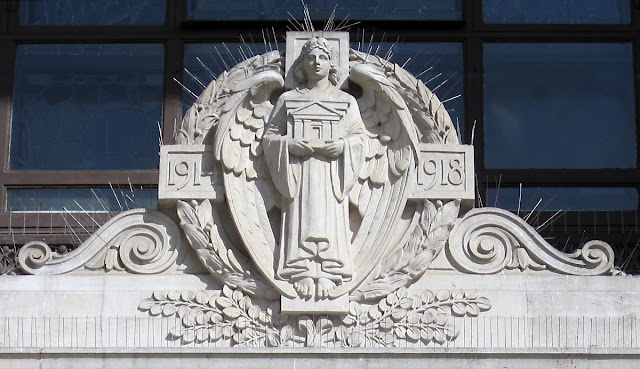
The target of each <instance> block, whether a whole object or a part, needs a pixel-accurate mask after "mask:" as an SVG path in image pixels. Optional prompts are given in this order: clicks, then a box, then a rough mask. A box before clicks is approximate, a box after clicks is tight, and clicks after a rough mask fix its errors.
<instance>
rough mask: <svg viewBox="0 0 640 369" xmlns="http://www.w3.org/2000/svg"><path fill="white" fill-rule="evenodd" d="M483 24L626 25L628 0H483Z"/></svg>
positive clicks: (628, 9)
mask: <svg viewBox="0 0 640 369" xmlns="http://www.w3.org/2000/svg"><path fill="white" fill-rule="evenodd" d="M483 19H484V22H485V23H524V24H527V23H529V24H533V23H538V24H541V23H549V24H552V23H556V24H587V23H590V24H619V23H622V24H628V23H629V22H630V21H631V10H630V8H629V0H483Z"/></svg>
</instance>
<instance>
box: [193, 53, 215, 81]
mask: <svg viewBox="0 0 640 369" xmlns="http://www.w3.org/2000/svg"><path fill="white" fill-rule="evenodd" d="M196 60H197V61H198V63H200V65H201V66H202V68H203V69H204V70H205V71H206V72H207V73H209V76H210V77H211V78H212V79H213V80H214V81H215V80H216V77H217V76H216V75H215V74H213V71H212V70H211V69H209V67H207V66H206V64H204V63H203V62H202V60H200V57H199V56H196Z"/></svg>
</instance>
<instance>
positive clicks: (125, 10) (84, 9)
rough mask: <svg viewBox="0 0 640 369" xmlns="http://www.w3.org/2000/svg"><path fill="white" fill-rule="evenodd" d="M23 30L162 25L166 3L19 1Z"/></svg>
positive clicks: (133, 0) (140, 0)
mask: <svg viewBox="0 0 640 369" xmlns="http://www.w3.org/2000/svg"><path fill="white" fill-rule="evenodd" d="M19 4H20V25H23V26H119V25H153V24H164V20H165V13H166V8H167V0H99V1H96V0H90V1H88V0H29V1H20V2H19Z"/></svg>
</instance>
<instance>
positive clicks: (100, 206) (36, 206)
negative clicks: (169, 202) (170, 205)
mask: <svg viewBox="0 0 640 369" xmlns="http://www.w3.org/2000/svg"><path fill="white" fill-rule="evenodd" d="M157 203H158V190H156V189H153V188H131V187H129V186H127V187H122V188H120V187H114V188H113V189H111V188H9V189H7V208H6V210H7V211H11V212H37V211H39V212H65V211H67V212H81V213H85V212H86V213H104V212H111V211H122V210H129V209H136V208H147V209H156V208H157V207H158V206H157Z"/></svg>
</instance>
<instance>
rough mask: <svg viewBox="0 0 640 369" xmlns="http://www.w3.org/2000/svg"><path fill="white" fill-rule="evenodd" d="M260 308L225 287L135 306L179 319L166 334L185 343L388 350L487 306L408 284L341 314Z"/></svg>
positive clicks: (443, 335)
mask: <svg viewBox="0 0 640 369" xmlns="http://www.w3.org/2000/svg"><path fill="white" fill-rule="evenodd" d="M262 305H264V304H262ZM262 305H260V304H256V303H255V301H253V300H252V299H251V297H249V296H246V295H244V294H243V293H242V292H241V291H238V290H232V289H231V288H229V287H227V286H225V287H223V289H222V291H215V292H213V293H211V292H205V291H197V292H193V291H183V292H178V291H172V292H160V291H157V292H154V293H153V296H152V297H151V298H149V299H145V300H144V301H142V302H141V303H140V305H139V306H138V308H139V309H140V310H142V311H148V312H149V314H150V315H152V316H164V317H171V316H177V317H178V318H179V319H180V320H179V321H180V325H179V326H176V327H174V328H173V329H171V331H170V332H169V336H170V337H169V338H170V339H180V340H181V342H182V343H183V344H188V343H191V342H194V341H195V342H198V343H202V342H205V341H208V342H217V341H227V342H229V343H230V344H231V345H232V346H248V347H279V346H281V347H291V346H301V345H304V346H307V347H387V346H397V345H398V344H399V343H400V342H401V341H403V340H407V341H409V342H418V341H422V343H424V344H427V343H430V342H435V343H437V344H441V345H442V344H444V343H445V342H446V341H453V340H455V339H456V337H457V336H458V334H459V330H458V329H457V328H456V327H455V325H454V324H453V323H452V318H453V317H464V316H468V317H476V316H478V314H480V312H482V311H486V310H489V309H490V308H491V304H490V303H489V300H487V299H486V298H484V297H479V296H478V293H477V292H476V291H471V290H469V291H462V290H454V291H449V290H441V291H437V292H436V293H435V294H434V293H433V292H431V291H429V290H425V291H423V292H422V294H421V295H420V296H417V295H410V294H409V292H408V291H407V289H406V288H400V289H398V290H397V291H396V292H394V293H391V294H389V295H388V296H386V297H383V298H382V299H380V300H379V301H377V303H375V304H361V303H358V302H355V301H352V302H350V303H349V312H348V314H345V315H344V316H342V317H336V316H334V317H330V316H315V317H313V316H305V315H303V316H300V317H294V316H291V315H286V314H283V313H282V312H281V311H280V303H279V302H278V301H275V302H272V303H270V304H269V305H268V306H267V307H266V308H265V307H263V306H262Z"/></svg>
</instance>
